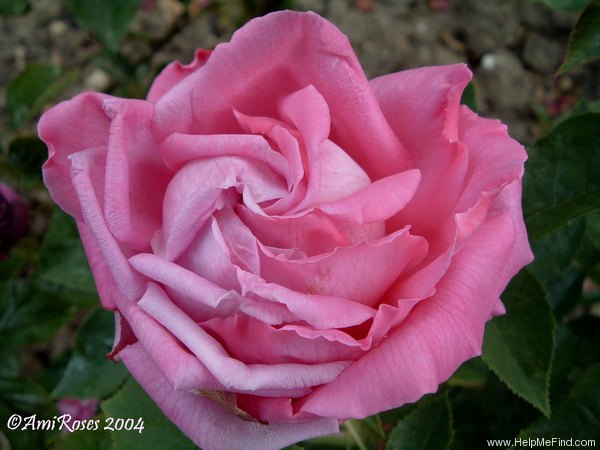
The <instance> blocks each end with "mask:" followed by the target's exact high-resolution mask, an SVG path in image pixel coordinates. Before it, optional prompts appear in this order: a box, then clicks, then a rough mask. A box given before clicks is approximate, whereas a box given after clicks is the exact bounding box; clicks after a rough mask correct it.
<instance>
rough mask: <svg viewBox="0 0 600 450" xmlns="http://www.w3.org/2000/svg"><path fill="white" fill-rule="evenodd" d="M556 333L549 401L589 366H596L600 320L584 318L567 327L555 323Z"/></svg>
mask: <svg viewBox="0 0 600 450" xmlns="http://www.w3.org/2000/svg"><path fill="white" fill-rule="evenodd" d="M556 331H557V332H556V353H555V357H554V363H553V367H552V378H551V383H550V386H551V389H552V398H553V399H556V398H559V397H562V396H563V395H565V394H567V393H568V391H569V390H570V387H571V386H572V385H573V383H575V382H577V381H578V380H580V379H581V377H582V376H583V375H584V374H585V372H586V370H587V369H588V368H589V367H590V366H591V365H592V364H595V363H600V353H598V348H600V319H599V318H596V317H589V316H587V317H586V316H584V317H582V318H580V319H577V320H574V321H571V322H569V324H568V325H565V324H559V325H558V327H557V330H556Z"/></svg>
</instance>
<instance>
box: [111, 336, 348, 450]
mask: <svg viewBox="0 0 600 450" xmlns="http://www.w3.org/2000/svg"><path fill="white" fill-rule="evenodd" d="M121 356H122V358H123V361H124V362H125V364H126V365H127V368H128V369H129V371H130V372H131V373H132V374H133V376H134V377H135V378H136V380H137V381H138V382H139V383H140V384H141V385H142V387H143V388H144V390H146V392H148V394H149V395H150V397H152V399H153V400H154V401H155V402H156V403H157V404H158V406H159V407H160V408H161V409H162V410H163V412H164V413H165V415H166V416H167V417H168V418H169V419H170V420H171V421H172V422H173V423H175V424H176V425H177V426H178V427H179V428H180V429H181V431H183V432H184V433H185V434H187V435H188V436H189V437H190V438H191V439H192V440H193V441H194V443H196V445H198V446H200V447H202V448H203V449H205V450H222V449H228V450H277V449H280V448H282V447H285V446H287V445H290V444H293V443H294V442H298V441H301V440H303V439H309V438H311V437H314V436H320V435H323V434H329V433H335V432H337V431H338V421H337V419H315V420H310V421H307V422H303V423H297V424H271V425H264V424H261V423H257V422H248V421H244V420H242V419H240V418H239V417H236V416H234V415H232V414H231V413H230V412H229V411H226V410H225V409H224V408H223V407H221V406H220V405H218V404H217V403H215V402H214V401H212V400H209V399H207V398H205V397H201V396H199V395H196V394H193V393H191V392H186V391H176V390H174V389H173V388H172V387H171V386H170V385H169V383H168V382H167V381H166V380H165V379H164V377H163V376H162V375H161V373H160V372H159V371H158V370H157V368H156V366H155V365H154V364H153V363H152V361H151V360H150V359H149V358H148V357H147V355H146V354H145V353H144V351H143V350H142V349H141V348H140V347H135V346H130V347H128V348H126V349H125V350H123V351H122V352H121Z"/></svg>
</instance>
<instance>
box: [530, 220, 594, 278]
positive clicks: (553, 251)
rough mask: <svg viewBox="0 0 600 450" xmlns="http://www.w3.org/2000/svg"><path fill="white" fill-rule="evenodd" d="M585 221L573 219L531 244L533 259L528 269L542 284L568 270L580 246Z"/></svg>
mask: <svg viewBox="0 0 600 450" xmlns="http://www.w3.org/2000/svg"><path fill="white" fill-rule="evenodd" d="M584 233H585V220H584V219H583V218H581V217H580V218H578V219H575V220H573V221H571V222H569V223H567V224H565V225H563V226H561V227H560V228H558V229H556V230H554V231H552V232H550V233H548V234H545V235H543V236H542V237H541V238H539V239H537V240H535V241H533V242H532V243H531V248H532V250H533V254H534V255H535V259H534V260H533V262H532V263H531V265H530V266H529V269H530V270H531V271H532V272H533V273H534V274H535V275H536V276H537V277H538V278H539V279H540V280H541V281H543V282H546V281H548V280H551V279H552V278H555V277H556V276H558V275H560V274H561V273H563V272H564V271H565V270H567V269H568V268H569V266H570V265H571V262H572V260H573V258H574V257H575V255H576V254H577V251H578V250H579V248H580V246H581V242H582V241H583V237H584Z"/></svg>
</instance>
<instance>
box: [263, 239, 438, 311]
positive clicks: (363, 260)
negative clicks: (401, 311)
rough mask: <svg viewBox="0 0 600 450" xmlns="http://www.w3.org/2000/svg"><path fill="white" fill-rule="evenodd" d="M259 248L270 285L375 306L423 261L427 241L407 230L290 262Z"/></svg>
mask: <svg viewBox="0 0 600 450" xmlns="http://www.w3.org/2000/svg"><path fill="white" fill-rule="evenodd" d="M259 249H260V253H259V254H260V257H261V275H260V276H261V277H262V278H264V279H265V280H266V281H267V282H268V283H273V284H279V285H281V286H285V287H287V288H289V289H293V290H295V291H298V292H304V293H311V294H324V295H331V296H334V297H345V298H349V299H352V300H354V301H357V302H359V303H363V304H365V305H372V304H374V303H376V302H377V301H378V300H379V299H380V297H381V295H382V294H383V293H384V292H385V291H386V289H387V288H388V287H389V286H390V284H391V283H392V282H393V281H394V280H395V279H396V278H397V277H398V276H400V275H401V273H402V271H403V270H404V269H405V267H407V266H410V265H412V264H416V263H418V262H420V261H421V260H422V259H423V257H424V256H425V254H426V252H427V242H426V241H425V240H424V239H423V238H421V237H418V236H412V235H410V234H409V233H408V230H407V229H406V228H405V229H403V230H399V231H397V232H395V233H393V234H391V235H389V236H386V237H384V238H382V239H380V240H378V241H376V242H373V243H368V242H364V243H359V244H356V245H354V246H353V247H345V248H341V247H340V248H336V249H335V250H333V252H331V253H329V254H325V255H319V256H313V257H310V258H307V259H305V260H286V259H285V258H282V257H275V256H274V255H273V254H270V252H268V251H267V250H266V249H265V248H264V246H259ZM365 277H366V278H365Z"/></svg>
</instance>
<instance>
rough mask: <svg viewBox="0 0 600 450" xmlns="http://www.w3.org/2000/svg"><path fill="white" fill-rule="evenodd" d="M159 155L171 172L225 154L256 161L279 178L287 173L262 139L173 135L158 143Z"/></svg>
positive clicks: (243, 136) (279, 159) (232, 136)
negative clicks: (188, 164) (277, 174)
mask: <svg viewBox="0 0 600 450" xmlns="http://www.w3.org/2000/svg"><path fill="white" fill-rule="evenodd" d="M160 153H161V155H162V157H163V160H164V161H165V163H166V164H167V166H168V167H170V168H171V169H172V170H178V169H180V168H181V167H182V166H183V165H184V164H185V163H187V162H190V161H193V160H195V159H199V158H207V157H215V156H225V155H229V156H243V157H246V158H256V159H257V160H259V161H261V162H263V163H265V164H267V165H268V166H269V167H271V168H273V169H274V170H275V171H276V172H277V173H279V174H280V175H282V176H286V175H287V172H288V164H287V161H286V160H285V158H283V157H282V156H281V155H280V154H279V153H277V152H275V151H274V150H273V149H271V148H270V147H269V144H268V143H267V141H266V140H265V139H264V138H263V137H262V136H255V135H246V134H211V135H190V134H180V133H175V134H172V135H171V136H169V137H167V138H166V139H165V140H164V141H163V142H161V144H160Z"/></svg>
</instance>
